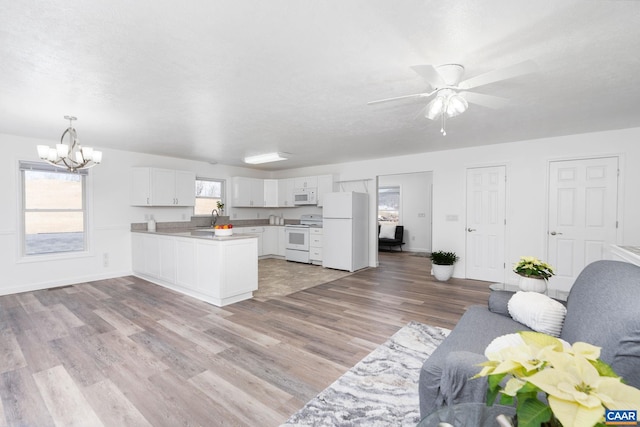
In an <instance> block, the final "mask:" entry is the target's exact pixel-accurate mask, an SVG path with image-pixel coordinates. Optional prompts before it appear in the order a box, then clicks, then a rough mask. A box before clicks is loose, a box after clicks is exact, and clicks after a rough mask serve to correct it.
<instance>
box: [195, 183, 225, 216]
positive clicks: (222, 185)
mask: <svg viewBox="0 0 640 427" xmlns="http://www.w3.org/2000/svg"><path fill="white" fill-rule="evenodd" d="M198 181H209V182H219V183H220V200H221V201H222V203H224V210H225V211H226V212H228V207H227V201H226V194H227V191H226V190H227V181H226V180H225V179H222V178H209V177H202V176H196V182H195V184H196V185H197V182H198ZM193 191H194V193H195V188H194V189H193ZM215 198H216V197H198V195H197V194H196V195H195V202H194V205H193V216H194V217H201V218H204V217H208V216H211V213H208V214H200V215H196V204H197V203H198V199H215Z"/></svg>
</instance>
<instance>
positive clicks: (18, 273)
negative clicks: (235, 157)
mask: <svg viewBox="0 0 640 427" xmlns="http://www.w3.org/2000/svg"><path fill="white" fill-rule="evenodd" d="M54 143H55V140H41V139H34V138H23V137H17V136H13V135H4V134H0V150H2V152H3V153H9V155H7V156H3V157H2V160H1V161H0V162H1V163H0V182H2V185H1V186H0V199H1V200H3V205H2V208H0V271H2V277H3V280H2V283H0V294H8V293H15V292H21V291H27V290H33V289H43V288H48V287H52V286H58V285H65V284H73V283H80V282H86V281H90V280H97V279H102V278H110V277H118V276H123V275H127V274H131V236H130V231H129V230H130V227H131V223H132V222H145V218H146V217H147V216H148V215H152V216H153V217H154V218H155V219H156V220H157V221H185V220H189V219H190V217H191V215H192V214H193V208H189V207H183V208H173V207H163V208H158V207H133V206H129V188H130V168H131V167H133V166H154V167H161V168H167V169H177V170H190V171H194V172H196V174H197V175H198V176H202V177H210V178H222V179H226V180H227V185H228V184H229V181H230V177H231V176H235V175H240V176H255V177H261V176H263V175H264V173H263V172H257V171H255V170H250V169H244V168H235V167H230V166H224V165H211V164H209V163H206V162H197V161H191V160H182V159H175V158H170V157H162V156H151V155H146V154H140V153H131V152H124V151H116V150H107V149H102V151H103V152H104V158H103V163H102V164H101V165H99V166H96V167H95V168H93V169H91V171H90V173H89V178H88V180H87V186H88V187H89V188H91V192H92V199H91V204H90V206H88V209H89V211H90V216H89V220H90V222H89V224H88V233H89V235H90V248H89V254H88V255H86V256H82V257H78V256H77V254H76V255H73V254H68V255H66V256H61V257H59V258H57V259H51V258H50V257H49V259H47V260H45V261H43V260H42V259H41V258H40V259H38V257H30V260H29V261H27V260H25V259H22V258H21V257H20V254H19V247H20V246H19V245H20V222H19V218H20V216H19V215H20V209H19V206H18V205H19V197H18V196H19V194H20V192H21V185H20V179H19V177H20V175H19V172H18V162H19V160H38V158H37V154H36V145H38V144H47V145H52V144H54ZM104 254H106V255H107V257H108V266H107V267H105V266H104Z"/></svg>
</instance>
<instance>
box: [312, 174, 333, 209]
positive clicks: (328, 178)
mask: <svg viewBox="0 0 640 427" xmlns="http://www.w3.org/2000/svg"><path fill="white" fill-rule="evenodd" d="M334 191H335V184H334V183H333V175H319V176H318V191H317V193H316V198H317V200H318V206H323V205H324V195H325V194H327V193H333V192H334Z"/></svg>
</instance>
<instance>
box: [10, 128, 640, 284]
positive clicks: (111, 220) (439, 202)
mask: <svg viewBox="0 0 640 427" xmlns="http://www.w3.org/2000/svg"><path fill="white" fill-rule="evenodd" d="M639 140H640V128H634V129H626V130H618V131H610V132H600V133H592V134H582V135H571V136H566V137H558V138H547V139H540V140H533V141H523V142H514V143H508V144H499V145H491V146H485V147H478V148H465V149H460V150H449V151H440V152H434V153H423V154H418V155H411V156H401V157H390V158H386V159H377V160H367V161H361V162H351V163H342V164H334V165H327V166H317V167H312V168H303V169H298V170H287V171H282V172H279V173H272V174H268V175H270V176H265V175H267V174H265V173H263V172H259V171H255V170H250V169H245V168H235V167H230V166H224V165H210V164H208V163H206V162H197V161H191V160H181V159H174V158H168V157H161V156H150V155H145V154H139V153H129V152H123V151H114V150H106V149H105V150H103V151H104V163H103V164H101V165H100V166H98V167H96V168H94V169H92V171H91V174H90V182H89V185H91V186H92V189H93V203H92V206H91V207H90V208H91V209H92V212H93V215H92V222H91V223H90V224H89V232H90V233H91V238H92V239H91V242H92V247H91V248H90V249H91V250H90V254H89V256H87V257H85V258H82V259H77V258H70V259H66V258H63V259H59V260H48V261H43V262H21V260H20V257H19V255H18V247H19V236H20V234H19V233H20V231H19V221H18V218H19V215H18V214H19V207H18V200H19V198H18V195H19V192H20V183H19V179H18V178H19V174H18V161H19V160H37V156H36V149H35V147H36V145H37V144H43V143H44V144H53V140H52V141H49V140H40V139H34V138H22V137H17V136H11V135H2V134H0V149H1V150H2V152H3V153H9V154H8V155H5V156H3V157H2V159H1V160H0V178H1V181H0V182H2V185H1V186H0V199H1V200H3V201H4V203H3V207H2V208H0V269H2V273H3V281H2V284H0V294H6V293H12V292H19V291H25V290H31V289H39V288H46V287H50V286H55V285H63V284H71V283H78V282H84V281H89V280H96V279H100V278H107V277H117V276H121V275H126V274H130V272H131V242H130V233H129V228H130V223H131V222H143V221H144V218H145V215H149V214H150V215H154V217H155V218H156V220H158V221H181V220H183V219H188V218H189V216H190V215H191V209H190V208H144V207H131V206H129V180H130V174H129V169H130V167H132V166H155V167H166V168H172V169H180V170H193V171H195V172H196V173H197V174H198V175H199V176H205V177H212V178H223V179H227V180H228V179H229V178H230V177H232V176H236V175H240V176H253V177H272V178H279V177H294V176H307V175H316V174H317V175H320V174H327V173H331V174H334V175H335V176H336V178H337V179H338V180H341V181H351V182H349V183H347V184H345V187H347V189H349V190H358V191H368V192H369V193H370V194H372V195H374V196H373V197H371V198H370V212H371V222H370V223H371V224H372V226H371V235H370V242H371V246H370V251H369V263H370V265H371V266H375V265H377V250H376V249H377V248H376V242H377V238H376V237H377V236H376V234H377V227H375V224H376V206H375V204H376V197H375V191H376V187H375V182H376V177H378V176H380V175H391V174H400V173H413V172H422V171H433V239H432V241H433V249H442V250H452V251H456V252H457V253H458V254H459V255H460V256H461V258H462V259H461V261H460V262H459V263H457V264H456V269H455V272H454V275H455V276H456V277H464V275H465V253H464V252H465V238H466V233H465V175H466V168H468V167H477V166H488V165H498V164H504V165H506V167H507V174H508V177H509V179H508V184H507V220H508V225H507V241H506V254H507V256H506V258H507V259H506V262H507V265H508V266H509V265H511V264H513V263H515V262H516V261H517V259H518V258H519V256H521V255H535V256H540V257H542V258H545V255H546V231H547V230H546V218H545V212H546V193H547V190H546V186H547V181H546V177H547V171H548V169H547V168H548V162H549V161H551V160H558V159H569V158H575V157H589V156H591V157H593V156H602V155H619V156H621V160H622V161H621V175H620V177H621V187H620V193H619V194H620V206H621V211H620V213H619V220H620V221H621V228H620V230H619V239H618V240H619V243H620V244H626V245H633V244H636V245H637V244H640V197H638V183H640V167H638V166H640V143H638V141H639ZM354 180H356V181H357V182H354ZM359 180H360V181H359ZM309 209H318V208H309ZM264 211H265V210H264V209H262V210H246V211H245V210H243V211H241V213H242V217H244V216H247V217H251V216H252V215H255V214H256V212H264ZM273 211H274V212H278V210H273ZM282 211H283V213H285V216H287V217H288V218H289V217H293V218H297V217H299V215H300V213H301V211H298V210H296V211H295V213H293V212H294V211H293V210H291V211H290V210H282ZM233 212H234V211H233V210H231V211H230V212H229V213H231V214H232V215H233ZM269 212H270V211H266V212H265V214H266V215H268V213H269ZM449 214H453V215H457V216H458V218H459V221H457V222H452V221H446V216H447V215H449ZM254 217H255V216H254ZM105 253H106V254H107V255H108V257H109V266H108V267H104V266H103V255H104V254H105ZM515 279H516V278H515V275H513V274H511V273H509V274H508V277H507V281H508V282H509V283H515Z"/></svg>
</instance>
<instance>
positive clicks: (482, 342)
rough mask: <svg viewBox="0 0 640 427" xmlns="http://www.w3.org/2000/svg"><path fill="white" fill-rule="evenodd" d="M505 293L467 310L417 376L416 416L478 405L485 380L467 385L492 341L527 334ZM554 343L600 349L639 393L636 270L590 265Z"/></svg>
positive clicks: (639, 274)
mask: <svg viewBox="0 0 640 427" xmlns="http://www.w3.org/2000/svg"><path fill="white" fill-rule="evenodd" d="M512 295H513V293H511V292H507V291H492V293H491V295H490V297H489V304H488V306H487V307H485V306H472V307H469V309H468V310H467V311H466V312H465V314H464V315H463V316H462V318H461V319H460V321H459V322H458V324H457V325H456V327H455V328H454V329H453V330H452V331H451V334H450V335H449V336H448V337H447V338H446V339H445V340H444V341H443V342H442V344H440V346H439V347H438V348H437V349H436V351H434V353H433V354H432V355H431V356H430V357H429V359H427V360H426V361H425V363H424V364H423V366H422V370H421V372H420V383H419V390H420V414H421V416H422V417H424V416H426V415H428V414H430V413H431V412H433V411H434V410H437V409H438V408H440V407H442V406H447V405H453V404H456V403H462V402H484V401H485V395H486V394H485V393H486V389H487V382H486V378H478V379H473V380H471V379H470V378H471V377H472V376H473V375H475V374H477V373H478V372H479V371H480V367H478V366H477V364H478V363H481V362H483V361H485V360H486V358H485V357H484V350H485V348H486V347H487V345H488V344H489V343H490V342H491V341H492V340H493V339H494V338H496V337H498V336H500V335H504V334H509V333H513V332H517V331H523V330H530V329H529V328H527V327H526V326H524V325H523V324H521V323H518V322H516V321H515V320H513V319H511V317H510V316H509V313H508V310H507V303H508V300H509V298H510V297H511V296H512ZM566 307H567V315H566V317H565V321H564V324H563V327H562V332H561V334H560V338H562V339H564V340H566V341H568V342H569V343H574V342H576V341H584V342H588V343H590V344H593V345H596V346H599V347H602V351H601V355H600V357H601V359H602V360H604V361H605V362H607V363H609V364H610V365H611V366H612V368H613V370H614V371H615V372H616V373H617V374H618V375H620V376H621V377H622V378H623V379H624V381H625V382H626V383H627V384H629V385H632V386H634V387H637V388H640V267H637V266H635V265H632V264H628V263H624V262H619V261H596V262H594V263H592V264H590V265H588V266H587V267H585V269H584V270H583V271H582V272H581V273H580V275H579V276H578V278H577V279H576V281H575V283H574V285H573V287H572V288H571V291H570V293H569V296H568V298H567V302H566Z"/></svg>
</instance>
